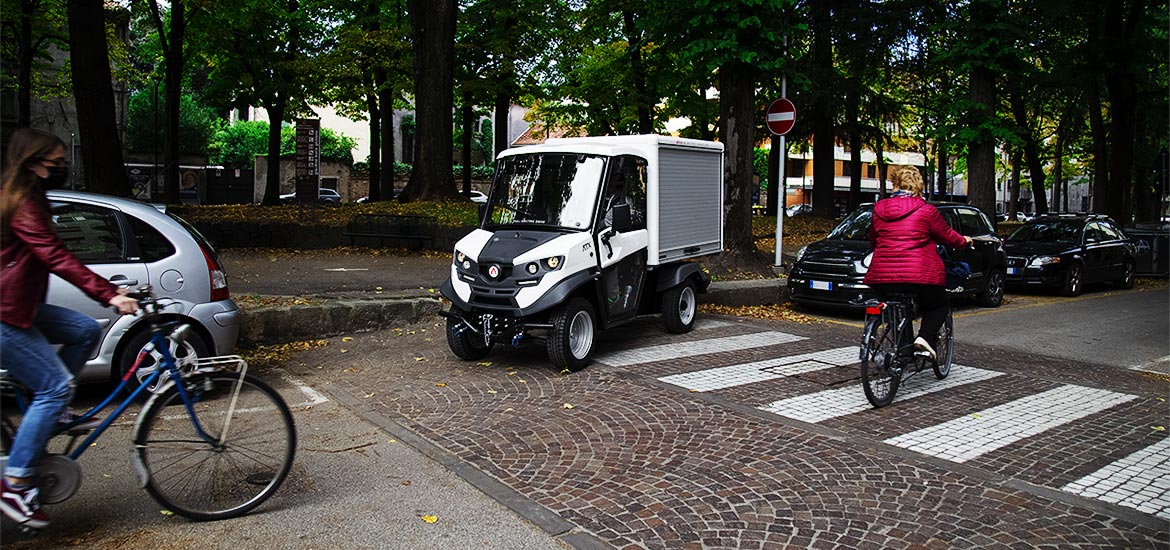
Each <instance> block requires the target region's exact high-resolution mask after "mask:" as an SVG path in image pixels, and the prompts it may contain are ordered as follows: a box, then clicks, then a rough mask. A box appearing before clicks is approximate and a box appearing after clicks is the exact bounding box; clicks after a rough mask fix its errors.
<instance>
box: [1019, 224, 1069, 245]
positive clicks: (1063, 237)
mask: <svg viewBox="0 0 1170 550" xmlns="http://www.w3.org/2000/svg"><path fill="white" fill-rule="evenodd" d="M1083 225H1084V224H1082V223H1081V222H1079V221H1068V220H1052V221H1034V222H1032V223H1029V224H1025V225H1023V226H1022V227H1020V228H1019V229H1017V230H1015V231H1013V232H1012V234H1011V235H1009V236H1008V238H1007V240H1008V242H1033V243H1080V242H1081V229H1082V226H1083Z"/></svg>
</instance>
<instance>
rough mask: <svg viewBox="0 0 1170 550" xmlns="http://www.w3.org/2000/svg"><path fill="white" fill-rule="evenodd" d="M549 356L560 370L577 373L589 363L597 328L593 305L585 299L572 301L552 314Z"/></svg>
mask: <svg viewBox="0 0 1170 550" xmlns="http://www.w3.org/2000/svg"><path fill="white" fill-rule="evenodd" d="M552 324H553V329H552V334H551V335H550V337H549V340H548V356H549V359H552V362H553V364H554V365H556V366H557V368H560V369H566V370H568V371H570V372H576V371H579V370H581V369H583V368H585V366H586V365H588V364H589V361H590V356H591V355H592V354H593V337H594V331H595V329H596V326H597V324H596V322H594V316H593V306H591V305H589V301H588V300H585V299H584V298H573V299H572V300H569V302H568V303H566V304H565V305H564V306H561V309H559V310H558V311H557V312H556V313H555V314H554V315H553V323H552Z"/></svg>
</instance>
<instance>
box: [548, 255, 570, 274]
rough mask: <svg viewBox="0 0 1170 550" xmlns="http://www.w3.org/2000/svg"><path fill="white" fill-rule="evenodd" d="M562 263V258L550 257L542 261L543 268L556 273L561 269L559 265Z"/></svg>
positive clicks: (563, 259) (563, 260)
mask: <svg viewBox="0 0 1170 550" xmlns="http://www.w3.org/2000/svg"><path fill="white" fill-rule="evenodd" d="M564 262H565V257H564V256H552V257H549V258H545V259H544V267H545V269H547V270H549V271H556V270H558V269H560V268H561V264H563V263H564Z"/></svg>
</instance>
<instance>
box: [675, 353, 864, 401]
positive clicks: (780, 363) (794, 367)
mask: <svg viewBox="0 0 1170 550" xmlns="http://www.w3.org/2000/svg"><path fill="white" fill-rule="evenodd" d="M857 354H858V350H857V346H849V347H845V348H837V349H831V350H825V351H817V352H813V353H803V354H800V355H791V356H788V357H777V358H775V359H765V360H763V361H755V362H753V363H743V364H739V365H730V366H727V367H718V368H714V369H705V370H699V371H693V372H684V373H682V374H672V375H670V376H663V377H662V378H659V380H661V381H663V382H666V383H667V384H674V385H675V386H680V387H683V388H686V389H688V390H695V391H713V390H721V389H724V388H731V387H735V386H741V385H744V384H751V383H754V382H762V381H764V380H772V379H775V378H783V377H785V376H795V375H798V374H802V373H806V372H812V371H817V370H823V369H828V368H832V367H843V366H845V365H850V364H853V363H856V362H857V360H858V355H857Z"/></svg>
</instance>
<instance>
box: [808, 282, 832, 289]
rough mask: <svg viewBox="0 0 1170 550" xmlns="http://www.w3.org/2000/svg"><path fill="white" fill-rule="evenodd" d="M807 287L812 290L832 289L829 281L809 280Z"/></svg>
mask: <svg viewBox="0 0 1170 550" xmlns="http://www.w3.org/2000/svg"><path fill="white" fill-rule="evenodd" d="M808 287H809V288H811V289H813V290H833V283H832V282H831V281H809V282H808Z"/></svg>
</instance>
